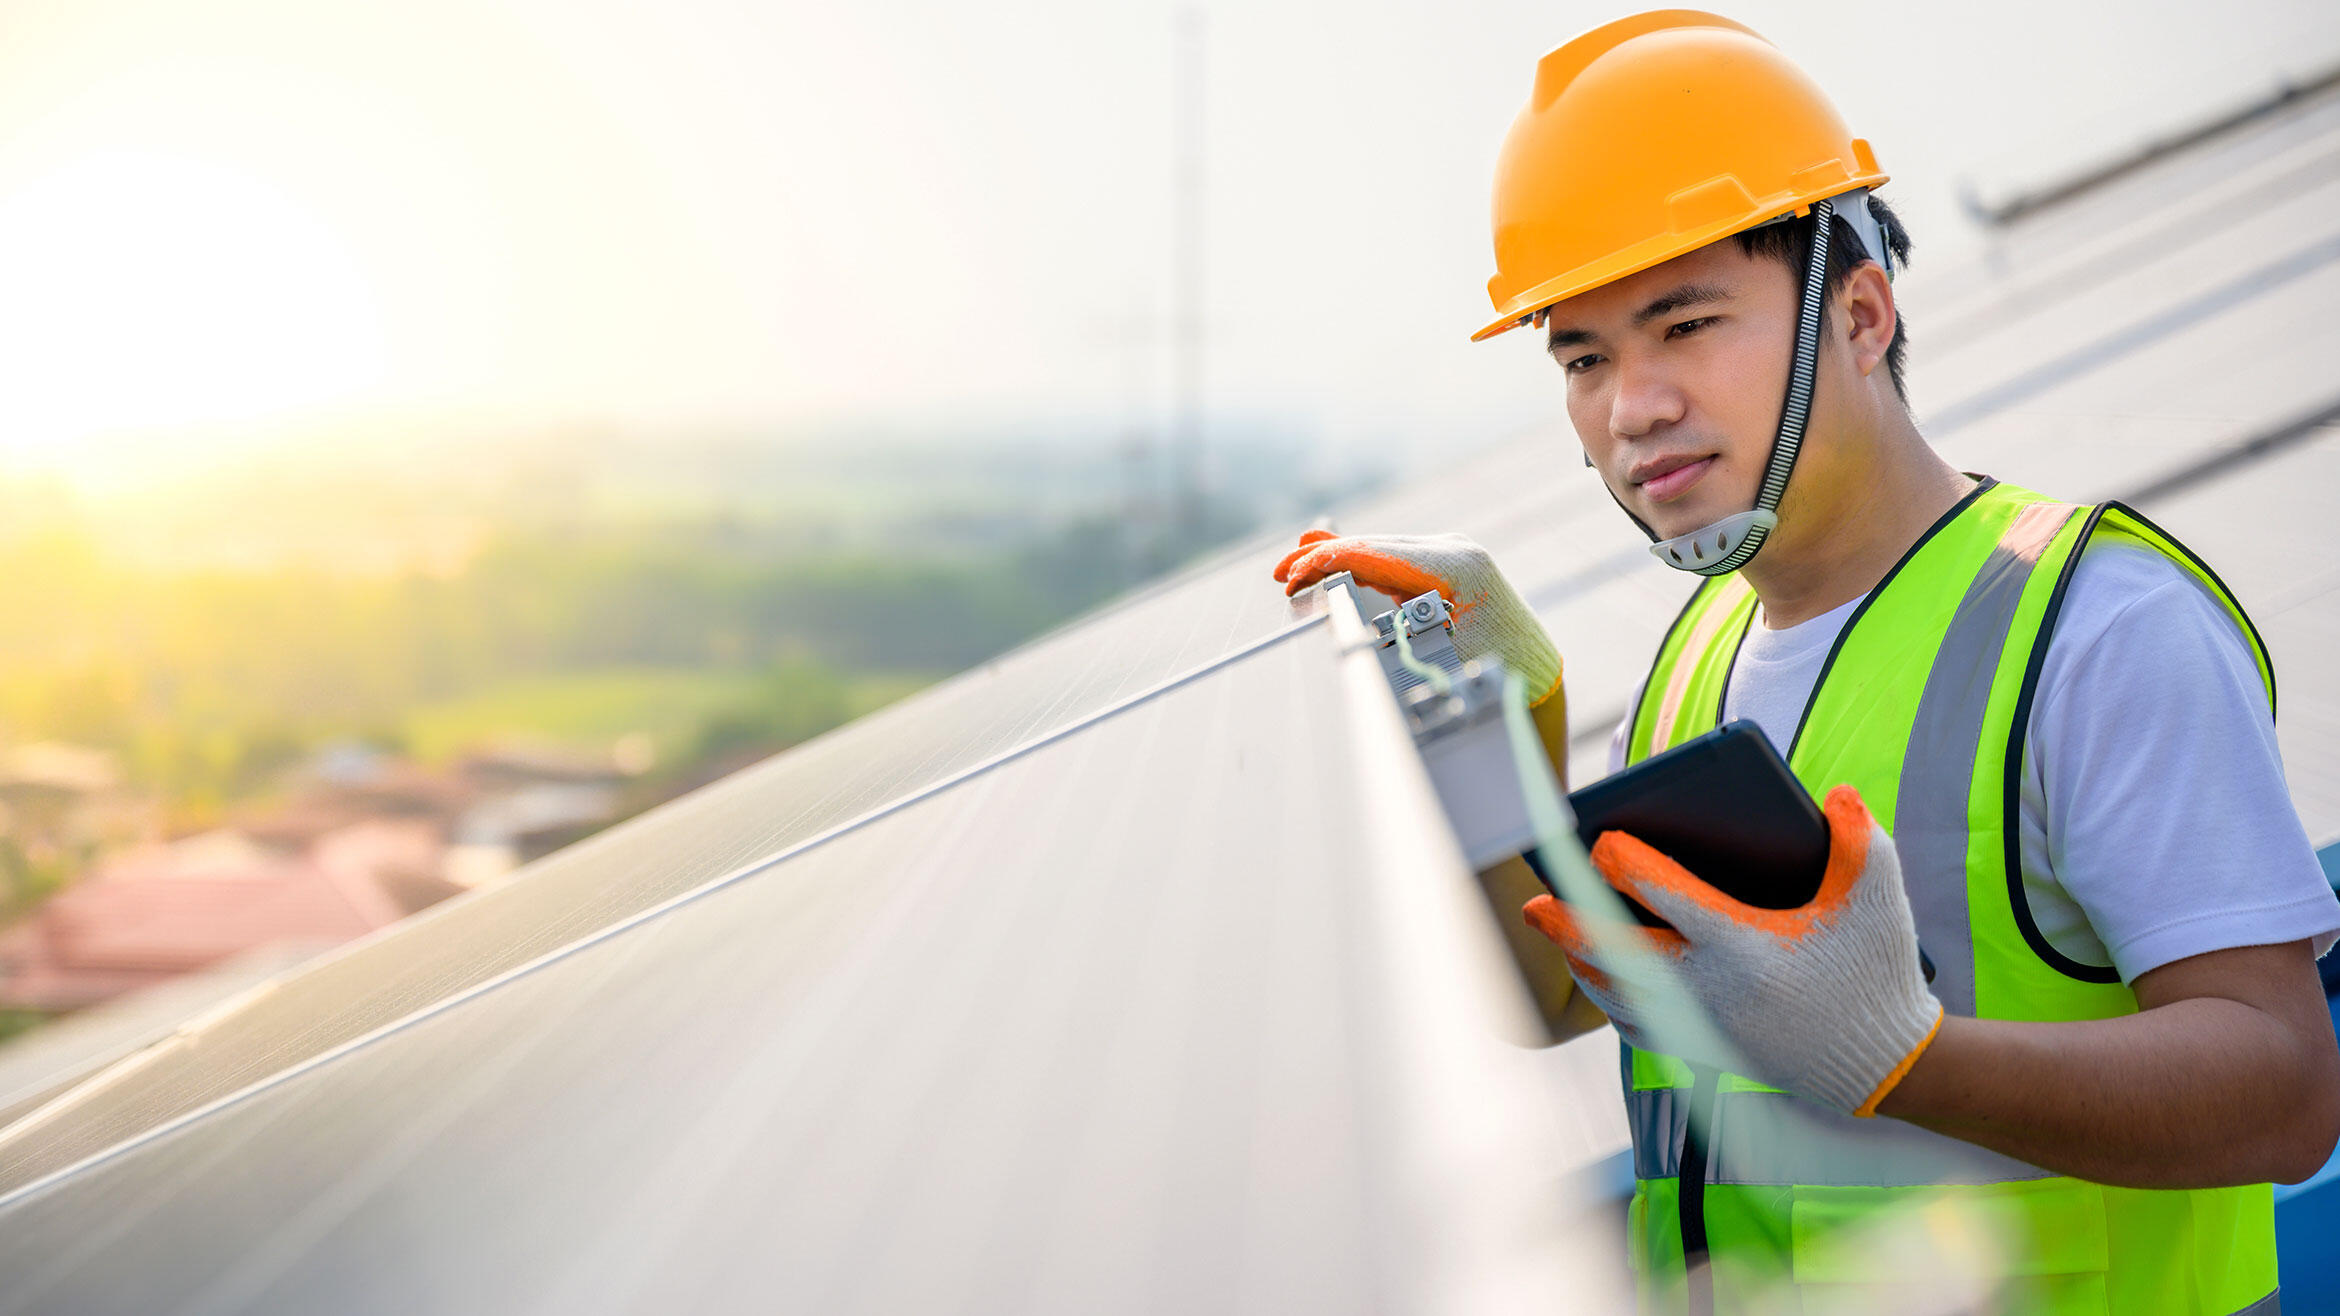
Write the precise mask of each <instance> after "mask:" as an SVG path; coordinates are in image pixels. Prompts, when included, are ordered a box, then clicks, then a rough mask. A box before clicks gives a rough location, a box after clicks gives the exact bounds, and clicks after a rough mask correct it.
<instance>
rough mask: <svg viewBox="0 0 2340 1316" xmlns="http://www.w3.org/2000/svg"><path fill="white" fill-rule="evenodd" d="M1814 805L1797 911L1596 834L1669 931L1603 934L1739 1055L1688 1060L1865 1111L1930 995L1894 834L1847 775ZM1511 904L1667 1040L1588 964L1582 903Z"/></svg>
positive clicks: (1637, 1029) (1654, 1044)
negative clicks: (1818, 844) (1634, 955)
mask: <svg viewBox="0 0 2340 1316" xmlns="http://www.w3.org/2000/svg"><path fill="white" fill-rule="evenodd" d="M1826 812H1827V814H1828V826H1829V850H1828V872H1827V875H1826V876H1825V877H1824V878H1822V879H1821V883H1820V891H1819V894H1817V895H1815V896H1813V897H1812V900H1811V902H1810V903H1809V904H1806V905H1804V906H1803V907H1801V908H1799V909H1757V908H1755V907H1754V906H1752V905H1745V904H1741V903H1740V902H1739V901H1736V900H1733V899H1732V898H1731V897H1729V896H1727V895H1724V894H1723V893H1722V892H1720V891H1717V890H1715V889H1714V888H1713V887H1711V886H1708V885H1707V884H1706V883H1704V882H1701V881H1699V880H1698V879H1697V878H1695V877H1692V876H1691V875H1690V874H1689V873H1687V872H1685V871H1684V870H1683V869H1682V867H1681V865H1679V864H1676V863H1675V862H1674V861H1673V860H1671V859H1668V858H1666V857H1665V856H1664V855H1662V854H1659V853H1658V852H1657V851H1656V850H1653V849H1651V848H1650V847H1649V846H1647V845H1645V844H1643V843H1642V842H1641V841H1640V840H1638V839H1636V838H1634V837H1632V836H1630V835H1627V834H1626V833H1624V832H1604V833H1602V834H1601V837H1600V840H1599V841H1598V842H1597V843H1596V844H1595V845H1594V846H1593V850H1592V861H1593V866H1594V867H1595V868H1597V869H1599V870H1600V872H1601V875H1602V876H1603V877H1605V878H1607V879H1608V880H1609V885H1611V886H1613V887H1615V888H1616V889H1617V890H1619V891H1622V892H1624V893H1625V894H1627V895H1630V896H1632V897H1633V898H1634V899H1636V900H1638V901H1640V902H1641V903H1642V904H1644V905H1646V906H1648V907H1649V909H1650V911H1651V912H1652V913H1654V914H1656V915H1657V916H1658V917H1659V918H1662V919H1664V920H1666V921H1667V922H1668V923H1671V924H1673V925H1674V927H1675V928H1676V929H1677V930H1678V931H1675V932H1667V931H1664V930H1662V929H1656V930H1653V929H1647V928H1643V927H1641V926H1639V925H1638V924H1623V925H1618V924H1608V923H1604V924H1603V925H1602V926H1601V934H1602V938H1603V939H1604V940H1605V939H1607V938H1613V937H1640V938H1643V939H1644V944H1645V945H1646V947H1647V949H1648V950H1649V951H1650V952H1651V953H1653V954H1655V955H1657V956H1658V957H1660V959H1659V962H1660V963H1661V964H1664V965H1666V966H1667V968H1668V969H1669V970H1671V971H1672V973H1673V974H1674V975H1675V976H1676V979H1677V981H1679V982H1680V984H1681V986H1682V988H1683V989H1684V991H1685V992H1686V993H1687V994H1688V996H1689V997H1690V998H1691V1000H1693V1001H1694V1002H1696V1003H1697V1005H1698V1006H1699V1008H1701V1009H1703V1010H1705V1011H1706V1013H1707V1017H1708V1018H1709V1019H1710V1020H1711V1021H1712V1022H1713V1024H1714V1028H1715V1031H1716V1032H1718V1033H1720V1034H1721V1035H1722V1036H1723V1037H1724V1038H1725V1039H1727V1040H1728V1041H1729V1042H1730V1043H1731V1044H1732V1045H1733V1046H1736V1047H1737V1048H1738V1050H1739V1054H1738V1056H1736V1057H1727V1056H1697V1055H1689V1056H1684V1057H1683V1058H1684V1059H1687V1060H1693V1061H1697V1062H1700V1063H1704V1064H1711V1065H1715V1066H1718V1067H1721V1068H1729V1069H1736V1070H1738V1071H1739V1072H1741V1073H1744V1074H1746V1075H1747V1076H1748V1077H1749V1078H1753V1079H1756V1080H1759V1081H1761V1082H1764V1083H1769V1084H1771V1085H1772V1086H1774V1087H1778V1088H1784V1089H1786V1090H1787V1091H1789V1092H1792V1093H1794V1094H1796V1095H1797V1096H1800V1097H1806V1098H1809V1099H1811V1100H1814V1101H1819V1102H1823V1103H1825V1104H1827V1105H1830V1106H1833V1107H1835V1108H1836V1109H1838V1110H1842V1111H1849V1112H1851V1113H1852V1114H1855V1115H1873V1114H1875V1113H1876V1110H1877V1103H1878V1102H1879V1101H1882V1100H1884V1098H1885V1094H1886V1093H1888V1092H1890V1091H1892V1090H1893V1085H1894V1084H1896V1083H1898V1082H1900V1081H1901V1077H1902V1075H1904V1074H1906V1073H1908V1072H1909V1067H1910V1066H1911V1065H1912V1064H1914V1063H1916V1061H1917V1058H1918V1056H1919V1054H1920V1053H1922V1052H1923V1051H1924V1050H1925V1049H1926V1047H1927V1045H1928V1044H1930V1043H1931V1042H1932V1041H1933V1040H1934V1034H1935V1032H1936V1030H1937V1029H1939V1028H1940V1027H1941V1022H1942V1004H1941V1002H1939V1001H1937V1000H1935V999H1934V995H1933V993H1932V992H1930V991H1928V990H1927V989H1926V981H1925V975H1924V973H1923V972H1922V970H1921V969H1920V967H1919V962H1918V942H1917V925H1916V923H1915V922H1914V921H1913V920H1912V919H1911V917H1910V912H1909V897H1908V895H1907V893H1906V892H1904V891H1903V890H1902V886H1901V862H1900V859H1899V858H1898V857H1897V856H1896V855H1895V853H1894V850H1893V838H1892V837H1891V836H1888V835H1886V833H1885V829H1884V828H1882V827H1880V826H1878V825H1877V821H1876V819H1874V818H1872V817H1871V816H1870V815H1869V807H1868V805H1866V804H1863V803H1862V802H1861V797H1860V793H1859V792H1858V791H1855V790H1854V789H1853V788H1852V787H1850V786H1839V787H1837V788H1836V789H1835V790H1833V791H1830V792H1829V793H1828V803H1827V805H1826ZM1522 912H1523V913H1524V914H1525V915H1526V916H1527V920H1528V922H1530V923H1532V924H1534V925H1535V926H1536V927H1537V929H1538V930H1540V931H1542V932H1543V934H1544V935H1545V936H1547V937H1550V938H1551V939H1552V940H1554V941H1556V942H1558V943H1559V944H1560V948H1561V949H1562V950H1564V951H1566V952H1567V954H1568V962H1569V966H1570V968H1572V969H1573V970H1575V972H1576V980H1577V984H1578V985H1579V986H1580V987H1582V988H1583V989H1584V990H1585V992H1586V993H1587V994H1588V995H1590V996H1591V997H1592V998H1593V1000H1594V1001H1595V1002H1596V1003H1597V1004H1598V1005H1600V1007H1601V1008H1602V1009H1603V1010H1604V1011H1606V1012H1607V1014H1608V1016H1609V1019H1610V1021H1611V1022H1613V1023H1615V1024H1616V1025H1617V1030H1618V1031H1619V1032H1620V1033H1622V1034H1624V1035H1625V1040H1627V1041H1629V1042H1631V1043H1633V1044H1634V1045H1635V1046H1647V1047H1648V1048H1649V1049H1652V1050H1657V1051H1668V1052H1673V1051H1678V1050H1679V1045H1678V1043H1677V1042H1676V1039H1674V1038H1672V1037H1670V1036H1668V1035H1667V1034H1666V1032H1665V1030H1664V1024H1663V1021H1662V1020H1653V1019H1649V1018H1645V1017H1644V1015H1643V1012H1642V1011H1639V1010H1637V1009H1636V1006H1637V1005H1640V1004H1645V1003H1643V1002H1637V1001H1635V1000H1634V999H1633V995H1632V993H1630V992H1629V991H1627V990H1624V988H1625V986H1626V985H1625V984H1623V983H1621V982H1616V981H1612V980H1611V979H1610V977H1609V976H1608V975H1606V974H1603V973H1602V972H1600V961H1601V943H1600V942H1598V941H1595V940H1594V939H1592V938H1591V937H1590V936H1588V935H1587V932H1586V927H1585V924H1586V922H1587V920H1586V918H1585V917H1584V916H1583V915H1581V914H1580V913H1579V912H1578V911H1576V910H1574V909H1571V908H1570V907H1568V906H1567V905H1564V904H1561V903H1560V902H1559V901H1557V900H1554V899H1553V898H1552V897H1551V896H1548V895H1544V896H1538V897H1536V898H1535V899H1534V900H1531V901H1529V902H1528V903H1527V906H1526V908H1525V909H1524V910H1523V911H1522ZM1612 944H1613V943H1612ZM1653 1023H1654V1024H1655V1027H1654V1028H1653V1027H1651V1026H1650V1025H1652V1024H1653Z"/></svg>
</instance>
